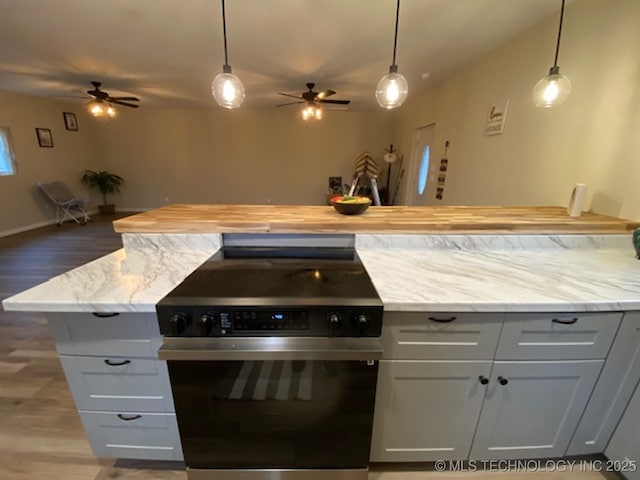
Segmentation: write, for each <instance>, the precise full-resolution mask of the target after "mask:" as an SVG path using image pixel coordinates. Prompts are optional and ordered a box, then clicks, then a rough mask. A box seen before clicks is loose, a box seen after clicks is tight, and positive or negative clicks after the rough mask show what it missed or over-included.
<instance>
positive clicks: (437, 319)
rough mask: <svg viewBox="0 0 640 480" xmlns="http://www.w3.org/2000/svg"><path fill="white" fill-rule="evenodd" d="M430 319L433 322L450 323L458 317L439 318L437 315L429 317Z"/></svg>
mask: <svg viewBox="0 0 640 480" xmlns="http://www.w3.org/2000/svg"><path fill="white" fill-rule="evenodd" d="M428 318H429V320H431V321H432V322H438V323H449V322H453V321H454V320H455V319H456V318H458V317H449V318H437V317H428Z"/></svg>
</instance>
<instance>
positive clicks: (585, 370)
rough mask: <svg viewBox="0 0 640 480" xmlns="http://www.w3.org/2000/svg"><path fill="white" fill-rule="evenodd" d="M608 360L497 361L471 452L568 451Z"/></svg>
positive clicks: (537, 454) (539, 454)
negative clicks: (568, 446)
mask: <svg viewBox="0 0 640 480" xmlns="http://www.w3.org/2000/svg"><path fill="white" fill-rule="evenodd" d="M603 363H604V361H603V360H582V361H561V362H556V361H552V362H534V361H527V362H524V361H522V362H504V361H496V362H495V363H494V366H493V373H492V375H491V379H490V381H489V386H488V387H489V388H487V394H486V397H485V401H484V406H483V407H482V413H481V415H480V420H479V422H478V428H477V433H476V437H475V439H474V444H473V449H472V450H471V458H472V459H477V460H483V459H487V460H491V459H517V458H544V457H549V458H551V457H561V456H563V455H564V453H565V450H566V449H567V445H569V441H570V440H571V435H572V434H573V432H574V430H575V428H576V425H577V424H578V421H579V420H580V416H581V415H582V412H583V410H584V407H585V405H586V404H587V401H588V399H589V395H590V394H591V390H592V389H593V385H594V384H595V382H596V380H597V378H598V374H599V373H600V369H601V368H602V364H603Z"/></svg>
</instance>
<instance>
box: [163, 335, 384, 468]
mask: <svg viewBox="0 0 640 480" xmlns="http://www.w3.org/2000/svg"><path fill="white" fill-rule="evenodd" d="M381 354H382V348H381V346H380V343H379V339H377V338H373V339H372V338H367V339H360V338H357V339H356V338H353V339H352V338H291V337H287V338H283V337H278V338H275V337H271V338H222V339H217V338H216V339H210V338H209V339H200V338H196V339H193V338H191V339H166V338H165V343H164V345H163V346H162V347H161V349H160V351H159V355H160V358H164V359H166V360H168V362H167V363H168V366H169V375H170V378H171V387H172V390H173V397H174V402H175V406H176V415H177V419H178V426H179V429H180V436H181V439H182V446H183V450H184V458H185V463H186V465H187V467H188V468H189V469H223V470H236V469H240V470H276V471H280V470H296V469H302V470H310V469H327V470H342V469H366V468H367V467H368V464H369V450H370V446H371V428H372V424H373V410H374V400H375V392H376V381H377V372H378V362H377V360H378V359H379V358H380V357H381ZM316 473H318V472H316ZM243 478H244V477H243ZM269 478H272V477H269ZM273 478H276V477H273ZM277 478H284V477H281V476H277ZM287 478H288V477H287ZM292 478H293V477H292ZM333 478H342V477H339V476H334V477H333ZM345 478H347V477H345ZM365 478H366V476H365Z"/></svg>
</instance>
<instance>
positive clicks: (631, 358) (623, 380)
mask: <svg viewBox="0 0 640 480" xmlns="http://www.w3.org/2000/svg"><path fill="white" fill-rule="evenodd" d="M639 380H640V312H627V313H625V314H624V318H623V319H622V323H621V324H620V330H619V332H618V335H617V336H616V339H615V341H614V342H613V346H612V347H611V352H610V353H609V355H608V356H607V360H606V362H605V364H604V368H603V369H602V374H601V375H600V378H599V379H598V383H596V386H595V388H594V389H593V394H592V395H591V399H590V400H589V403H588V404H587V408H586V410H585V411H584V415H583V416H582V419H581V420H580V423H579V424H578V428H577V430H576V433H575V434H574V435H573V438H572V439H571V444H570V445H569V449H568V450H567V455H588V454H593V453H602V452H604V449H605V448H606V446H607V443H608V442H609V439H610V438H611V435H612V434H613V431H614V430H615V428H616V425H617V424H618V421H619V420H620V417H621V416H622V413H623V412H624V409H625V407H626V406H627V403H628V402H629V399H630V398H631V395H632V394H633V389H634V387H635V385H636V384H637V383H638V381H639ZM638 452H640V449H639V450H638ZM638 461H640V458H638ZM639 468H640V467H639Z"/></svg>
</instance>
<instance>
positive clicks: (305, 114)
mask: <svg viewBox="0 0 640 480" xmlns="http://www.w3.org/2000/svg"><path fill="white" fill-rule="evenodd" d="M302 119H303V120H322V109H321V108H320V107H316V106H315V105H307V106H306V107H305V108H303V109H302Z"/></svg>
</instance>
